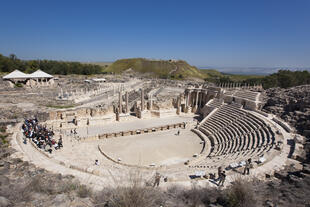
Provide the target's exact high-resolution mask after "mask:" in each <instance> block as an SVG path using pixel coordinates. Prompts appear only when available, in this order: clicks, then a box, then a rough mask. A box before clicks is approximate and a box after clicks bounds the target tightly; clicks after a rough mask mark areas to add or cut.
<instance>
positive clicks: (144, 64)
mask: <svg viewBox="0 0 310 207" xmlns="http://www.w3.org/2000/svg"><path fill="white" fill-rule="evenodd" d="M104 71H105V72H113V73H123V72H126V71H134V72H139V73H149V74H152V75H153V76H154V77H159V78H172V79H184V78H200V79H203V78H205V76H206V75H205V74H203V73H201V72H200V70H199V69H197V68H196V67H195V66H191V65H189V64H188V63H187V62H185V61H183V60H150V59H145V58H132V59H120V60H117V61H115V62H114V63H112V64H111V65H110V66H108V67H107V68H106V69H105V70H104Z"/></svg>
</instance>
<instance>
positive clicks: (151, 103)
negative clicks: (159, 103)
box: [150, 94, 153, 110]
mask: <svg viewBox="0 0 310 207" xmlns="http://www.w3.org/2000/svg"><path fill="white" fill-rule="evenodd" d="M150 96H151V99H150V110H152V107H153V95H152V94H151V95H150Z"/></svg>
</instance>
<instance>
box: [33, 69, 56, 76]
mask: <svg viewBox="0 0 310 207" xmlns="http://www.w3.org/2000/svg"><path fill="white" fill-rule="evenodd" d="M28 77H29V78H53V77H54V76H52V75H50V74H47V73H46V72H43V71H42V70H37V71H35V72H33V73H31V74H29V75H28Z"/></svg>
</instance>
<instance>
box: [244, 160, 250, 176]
mask: <svg viewBox="0 0 310 207" xmlns="http://www.w3.org/2000/svg"><path fill="white" fill-rule="evenodd" d="M251 167H252V160H251V158H249V159H248V160H247V161H245V167H244V171H243V175H245V174H247V175H249V174H250V168H251Z"/></svg>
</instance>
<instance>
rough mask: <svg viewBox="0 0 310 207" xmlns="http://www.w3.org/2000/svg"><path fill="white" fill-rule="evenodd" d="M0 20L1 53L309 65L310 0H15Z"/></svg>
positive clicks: (203, 63)
mask: <svg viewBox="0 0 310 207" xmlns="http://www.w3.org/2000/svg"><path fill="white" fill-rule="evenodd" d="M0 19H1V21H0V53H2V54H4V55H8V54H11V53H14V54H16V55H17V56H18V57H19V58H22V59H56V60H73V61H113V60H116V59H120V58H131V57H146V58H155V59H184V60H186V61H188V62H189V63H190V64H193V65H196V66H223V67H224V66H237V67H238V66H241V67H249V66H261V67H275V66H286V67H309V66H310V0H212V1H211V0H210V1H208V0H201V1H194V0H192V1H190V0H187V1H182V0H176V1H173V0H166V1H162V0H156V1H155V0H154V1H150V0H144V1H134V0H130V1H129V0H127V1H118V0H113V1H112V0H108V1H104V0H98V1H95V0H88V1H86V0H84V1H79V0H72V1H71V0H45V1H43V0H40V1H39V0H38V1H33V0H27V1H26V0H16V1H1V7H0Z"/></svg>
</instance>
